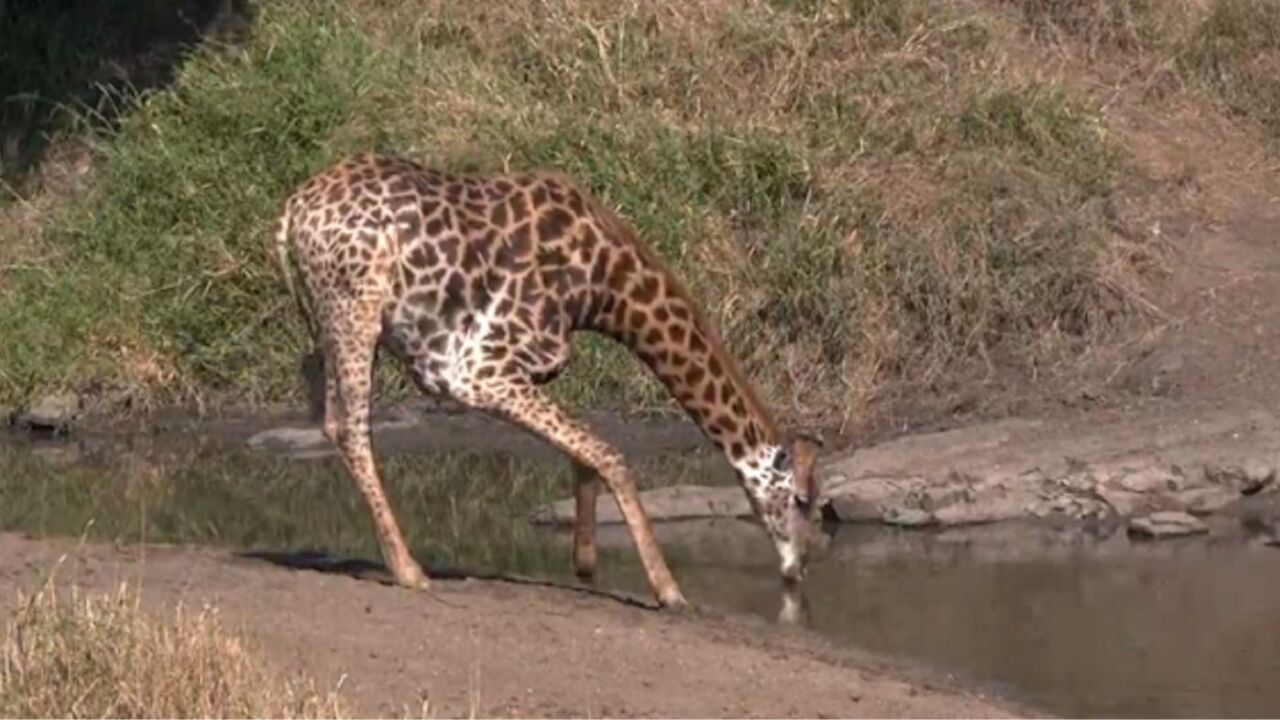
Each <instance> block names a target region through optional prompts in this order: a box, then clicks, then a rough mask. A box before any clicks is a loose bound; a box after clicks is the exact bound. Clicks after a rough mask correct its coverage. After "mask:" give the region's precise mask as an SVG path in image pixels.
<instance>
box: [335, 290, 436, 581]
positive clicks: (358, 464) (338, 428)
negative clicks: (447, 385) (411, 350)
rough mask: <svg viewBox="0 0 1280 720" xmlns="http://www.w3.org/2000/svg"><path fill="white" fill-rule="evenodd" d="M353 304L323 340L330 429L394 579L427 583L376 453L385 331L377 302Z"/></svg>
mask: <svg viewBox="0 0 1280 720" xmlns="http://www.w3.org/2000/svg"><path fill="white" fill-rule="evenodd" d="M351 309H352V310H353V312H351V313H349V314H346V315H345V316H344V317H343V320H344V322H342V324H341V326H339V327H335V328H330V330H331V332H330V333H329V335H328V342H326V343H325V345H326V350H327V352H326V358H325V362H326V367H331V368H332V370H331V371H330V372H331V373H332V375H331V376H330V379H329V380H328V381H327V383H326V386H327V388H328V389H327V392H326V395H328V401H329V402H328V403H327V404H328V405H329V407H330V408H332V409H331V410H329V411H327V412H326V430H327V431H331V432H334V434H335V435H336V438H337V445H338V449H339V450H340V451H341V454H342V459H343V462H344V463H345V464H346V466H347V470H348V472H349V473H350V474H351V477H352V479H354V480H355V483H356V486H357V487H358V488H359V489H360V492H361V494H362V495H363V496H364V499H365V503H366V504H367V505H368V507H369V511H370V513H371V514H372V516H373V524H374V528H375V530H376V532H377V535H378V544H379V546H380V547H381V549H382V557H383V560H384V561H385V562H386V564H387V566H388V569H389V570H390V571H391V574H392V575H393V576H394V577H395V579H396V582H397V583H398V584H400V585H403V586H405V587H416V588H426V587H427V586H428V582H429V581H428V578H427V575H426V573H424V572H423V571H422V567H421V566H420V565H419V564H418V562H417V561H416V560H414V558H413V555H412V554H411V553H410V552H409V548H408V545H407V544H406V543H405V540H404V535H403V533H401V531H400V525H399V523H398V522H397V521H396V518H395V514H394V513H393V512H392V509H391V504H390V502H389V501H388V500H387V496H386V493H385V491H384V490H383V486H382V481H381V480H380V479H379V477H378V470H377V466H376V464H375V462H374V457H373V447H372V441H371V438H370V428H369V407H370V403H371V401H372V389H373V359H374V353H375V351H376V346H377V342H378V336H379V333H380V331H381V325H380V323H379V321H378V320H379V315H378V311H377V307H376V305H374V304H373V303H365V304H363V305H362V304H358V303H353V308H351ZM333 331H336V332H333ZM334 401H336V402H334ZM335 406H336V407H335ZM330 423H332V425H330Z"/></svg>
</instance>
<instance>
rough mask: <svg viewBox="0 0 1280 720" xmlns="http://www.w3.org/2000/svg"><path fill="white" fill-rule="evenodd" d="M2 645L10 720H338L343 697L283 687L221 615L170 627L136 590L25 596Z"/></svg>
mask: <svg viewBox="0 0 1280 720" xmlns="http://www.w3.org/2000/svg"><path fill="white" fill-rule="evenodd" d="M17 600H18V602H17V606H18V609H17V610H16V611H15V613H14V615H13V617H12V619H11V621H10V622H9V624H8V627H7V629H6V631H5V635H4V639H3V644H2V645H0V653H2V656H3V657H2V663H0V716H4V717H38V718H43V717H127V718H133V717H157V718H161V717H173V718H188V717H190V718H196V717H338V716H341V715H342V708H341V703H340V702H339V699H338V698H337V696H336V695H325V694H319V693H317V692H315V691H314V690H313V689H312V685H310V684H304V683H292V684H289V683H284V682H281V681H278V680H277V679H276V678H275V677H273V676H272V675H271V673H270V672H269V671H268V670H267V669H266V668H265V667H264V665H263V664H262V662H261V661H260V660H259V659H258V658H257V656H256V655H255V653H254V651H253V649H252V647H251V644H250V643H248V642H247V641H246V640H245V639H244V638H243V637H241V636H239V635H237V634H236V633H233V632H231V631H229V630H228V629H226V628H225V627H223V624H222V623H221V621H220V620H219V618H218V614H217V611H216V610H215V609H212V608H201V609H198V610H192V609H189V608H181V607H180V608H178V610H177V611H176V613H175V614H174V615H173V616H172V617H171V618H168V619H165V620H160V619H157V618H156V617H155V616H152V615H151V614H149V613H147V612H146V611H144V610H143V609H142V608H141V606H140V600H139V596H138V594H137V592H135V591H134V590H133V589H132V588H129V587H127V586H124V585H122V586H120V588H119V589H118V590H117V591H116V592H115V593H112V594H84V593H81V592H79V591H77V590H76V589H75V588H74V587H72V588H70V589H63V590H59V589H56V588H55V587H54V586H52V585H49V586H46V587H45V588H44V589H43V590H41V591H40V592H38V593H36V594H34V595H30V596H20V597H19V598H18V599H17Z"/></svg>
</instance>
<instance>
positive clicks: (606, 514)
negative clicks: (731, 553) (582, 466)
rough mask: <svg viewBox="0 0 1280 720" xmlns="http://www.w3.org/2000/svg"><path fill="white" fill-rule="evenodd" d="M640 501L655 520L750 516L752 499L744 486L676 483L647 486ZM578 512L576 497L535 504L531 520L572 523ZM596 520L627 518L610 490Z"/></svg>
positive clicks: (599, 505)
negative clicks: (536, 505)
mask: <svg viewBox="0 0 1280 720" xmlns="http://www.w3.org/2000/svg"><path fill="white" fill-rule="evenodd" d="M640 503H641V504H642V505H643V506H644V509H645V511H646V512H647V513H648V515H649V519H650V520H653V521H655V522H656V521H659V520H688V519H693V518H717V517H721V518H739V517H750V516H751V514H752V512H751V503H750V502H748V501H747V495H746V493H744V492H743V491H742V489H741V488H738V487H733V486H703V485H673V486H671V487H664V488H656V489H654V490H645V491H644V492H642V493H640ZM576 516H577V511H576V509H575V505H574V500H573V498H569V499H566V500H560V501H557V502H554V503H551V504H550V505H543V506H542V507H539V508H535V509H534V511H533V512H532V513H531V514H530V516H529V521H530V522H532V523H534V524H538V525H572V524H573V522H574V518H575V517H576ZM596 522H597V523H599V524H602V525H605V524H612V523H622V522H624V520H623V518H622V513H621V512H619V511H618V503H617V502H615V501H614V499H613V496H612V495H611V494H609V493H600V496H599V498H598V499H597V500H596Z"/></svg>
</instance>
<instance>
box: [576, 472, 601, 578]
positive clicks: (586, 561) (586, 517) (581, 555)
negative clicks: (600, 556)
mask: <svg viewBox="0 0 1280 720" xmlns="http://www.w3.org/2000/svg"><path fill="white" fill-rule="evenodd" d="M599 490H600V476H599V475H597V474H596V471H595V470H594V469H593V468H591V467H589V466H587V465H583V464H582V463H580V462H578V461H577V460H574V461H573V496H574V501H575V504H576V507H575V510H576V513H575V520H574V526H573V570H574V573H575V574H577V576H578V579H579V580H581V581H583V582H586V583H594V582H595V575H596V497H597V495H598V494H599Z"/></svg>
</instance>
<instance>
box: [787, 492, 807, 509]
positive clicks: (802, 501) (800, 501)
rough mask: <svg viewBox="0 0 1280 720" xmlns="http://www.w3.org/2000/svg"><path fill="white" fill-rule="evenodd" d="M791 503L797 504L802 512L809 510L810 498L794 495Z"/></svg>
mask: <svg viewBox="0 0 1280 720" xmlns="http://www.w3.org/2000/svg"><path fill="white" fill-rule="evenodd" d="M791 501H792V502H793V503H795V505H796V507H798V508H800V509H801V510H808V509H809V498H807V497H802V496H800V495H792V496H791Z"/></svg>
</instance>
